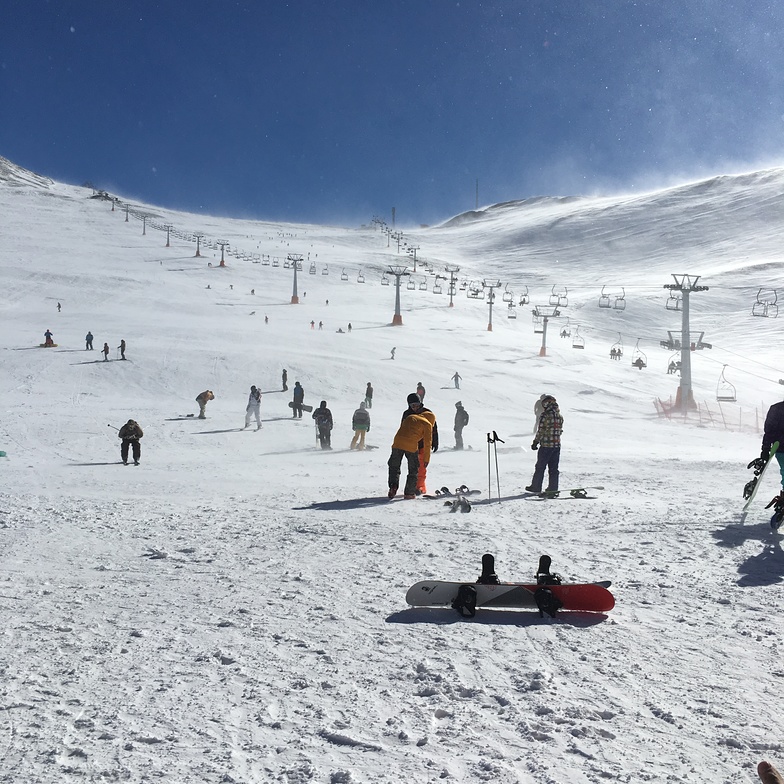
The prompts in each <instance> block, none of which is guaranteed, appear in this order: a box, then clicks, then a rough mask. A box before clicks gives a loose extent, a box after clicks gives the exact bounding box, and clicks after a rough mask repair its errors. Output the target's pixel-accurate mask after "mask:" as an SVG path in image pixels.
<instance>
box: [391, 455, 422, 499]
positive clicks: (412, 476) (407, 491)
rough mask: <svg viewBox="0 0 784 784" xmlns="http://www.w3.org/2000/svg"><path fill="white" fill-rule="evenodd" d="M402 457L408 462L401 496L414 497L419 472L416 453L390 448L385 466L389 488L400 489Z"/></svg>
mask: <svg viewBox="0 0 784 784" xmlns="http://www.w3.org/2000/svg"><path fill="white" fill-rule="evenodd" d="M404 455H405V458H406V460H407V461H408V476H406V484H405V487H404V488H403V495H416V489H417V473H418V471H419V453H418V452H406V451H404V450H403V449H396V448H395V447H392V454H391V455H390V456H389V460H388V461H387V465H388V466H389V488H390V490H391V489H392V488H395V490H397V488H398V487H400V465H401V463H402V462H403V456H404Z"/></svg>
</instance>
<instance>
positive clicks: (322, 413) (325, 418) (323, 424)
mask: <svg viewBox="0 0 784 784" xmlns="http://www.w3.org/2000/svg"><path fill="white" fill-rule="evenodd" d="M313 419H314V420H315V422H316V429H317V430H318V439H319V442H320V444H321V448H322V449H332V444H331V443H330V442H331V440H332V412H331V411H330V410H329V409H328V408H327V401H326V400H322V401H321V405H320V406H319V407H318V408H317V409H316V410H315V411H314V412H313Z"/></svg>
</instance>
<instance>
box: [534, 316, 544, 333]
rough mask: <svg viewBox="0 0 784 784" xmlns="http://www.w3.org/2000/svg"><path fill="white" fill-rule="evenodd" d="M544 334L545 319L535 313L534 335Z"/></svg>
mask: <svg viewBox="0 0 784 784" xmlns="http://www.w3.org/2000/svg"><path fill="white" fill-rule="evenodd" d="M543 332H544V319H543V318H542V317H541V316H540V315H538V314H537V313H534V334H535V335H541V334H542V333H543Z"/></svg>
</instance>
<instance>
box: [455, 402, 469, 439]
mask: <svg viewBox="0 0 784 784" xmlns="http://www.w3.org/2000/svg"><path fill="white" fill-rule="evenodd" d="M455 408H456V409H457V411H455V449H462V448H463V428H464V427H465V426H466V425H467V424H468V411H466V410H465V409H464V408H463V403H462V402H461V401H460V400H458V401H457V403H455Z"/></svg>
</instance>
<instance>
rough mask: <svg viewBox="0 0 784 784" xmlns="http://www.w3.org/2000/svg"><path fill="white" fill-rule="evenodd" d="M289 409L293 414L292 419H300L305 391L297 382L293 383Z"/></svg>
mask: <svg viewBox="0 0 784 784" xmlns="http://www.w3.org/2000/svg"><path fill="white" fill-rule="evenodd" d="M291 402H292V405H291V408H292V410H293V412H294V413H293V414H292V415H291V417H292V419H302V404H303V403H304V402H305V390H304V389H303V388H302V387H301V386H300V383H299V381H295V382H294V397H293V399H292V401H291Z"/></svg>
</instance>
